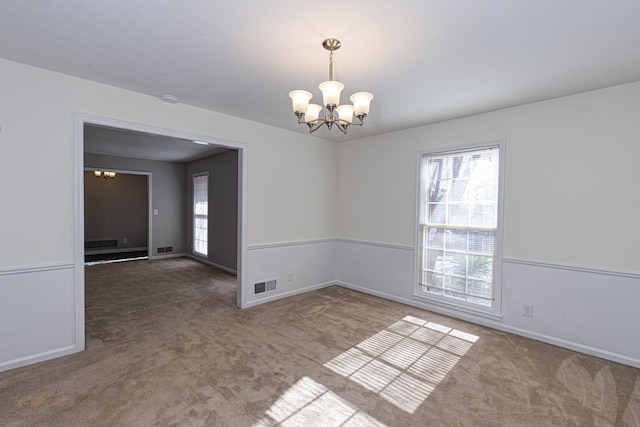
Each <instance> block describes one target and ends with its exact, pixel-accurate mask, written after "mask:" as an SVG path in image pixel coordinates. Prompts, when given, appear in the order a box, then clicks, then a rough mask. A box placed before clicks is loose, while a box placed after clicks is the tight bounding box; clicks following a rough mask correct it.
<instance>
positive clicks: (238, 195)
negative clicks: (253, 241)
mask: <svg viewBox="0 0 640 427" xmlns="http://www.w3.org/2000/svg"><path fill="white" fill-rule="evenodd" d="M74 125H75V126H74V154H75V168H74V169H75V236H76V241H75V256H74V258H75V267H76V270H75V271H76V277H75V283H76V285H75V294H76V298H75V301H76V304H75V310H76V317H75V325H76V351H81V350H83V349H84V348H85V325H84V320H85V307H84V301H85V278H84V276H85V271H84V261H85V241H87V237H89V236H88V235H87V236H85V225H86V221H87V220H88V218H86V217H85V167H87V168H91V170H90V171H89V172H91V173H95V172H94V169H95V170H99V168H109V170H110V171H115V172H116V177H117V176H118V175H117V174H118V172H117V170H120V171H128V172H135V173H139V174H140V173H142V174H147V178H148V226H147V229H148V236H147V244H146V248H147V256H148V258H149V259H150V260H154V259H162V258H172V257H178V256H190V255H191V254H192V248H191V247H190V246H191V245H190V244H189V240H188V238H187V235H186V233H185V229H188V222H187V221H186V219H185V217H186V215H187V209H186V208H185V203H184V202H183V201H184V197H186V194H183V195H182V196H181V197H182V199H180V200H182V201H180V202H175V200H174V201H173V202H172V201H171V200H169V201H167V200H166V198H165V197H164V196H166V195H167V194H170V193H171V192H172V191H173V192H174V193H175V194H177V193H178V192H180V191H182V192H184V193H186V191H185V188H186V185H184V182H183V181H180V180H176V179H171V178H167V176H168V177H171V176H173V175H175V176H178V175H181V176H182V177H183V179H186V175H187V173H186V171H187V169H188V167H187V164H191V163H195V162H201V161H204V160H203V159H206V158H208V157H212V156H213V157H215V156H217V154H220V153H223V154H224V152H230V153H232V154H233V157H232V158H233V160H232V162H235V164H233V169H232V170H233V171H234V173H235V180H234V184H233V185H234V186H235V187H234V188H235V189H231V190H229V191H231V192H233V193H234V194H235V199H234V200H235V206H234V209H235V211H234V217H235V221H236V224H237V225H236V227H234V228H235V230H236V231H235V239H234V241H233V243H234V245H233V247H234V251H235V252H236V253H235V254H234V257H233V260H234V261H235V266H234V267H235V268H230V270H231V269H232V270H234V272H235V275H236V306H238V307H240V308H243V307H245V306H246V298H245V295H244V292H243V278H244V277H245V274H244V268H245V259H246V237H245V230H246V212H245V209H244V207H245V206H246V174H247V171H246V152H245V150H246V148H247V147H246V144H243V143H238V142H234V141H228V140H221V139H218V138H215V137H211V136H206V135H197V134H189V133H185V132H180V131H173V130H170V129H164V128H158V127H153V126H148V125H142V124H136V123H130V122H121V121H117V120H113V119H108V118H103V117H96V116H89V115H84V114H80V113H76V114H75V115H74ZM114 136H117V137H116V138H114ZM118 137H122V138H124V139H125V140H127V142H124V143H123V140H122V138H118ZM130 137H135V138H137V140H136V141H134V142H132V141H131V140H130V139H128V138H130ZM101 138H102V139H101ZM96 147H99V148H96ZM149 156H153V157H149ZM180 156H182V157H180ZM114 162H116V163H117V162H119V163H118V164H115V163H114ZM154 162H155V163H154ZM180 164H181V165H180ZM114 166H115V167H114ZM154 167H159V168H164V172H166V173H165V174H164V175H163V174H162V173H156V172H157V171H156V170H153V168H154ZM172 174H173V175H172ZM163 176H164V178H163ZM152 177H153V186H152V185H151V183H152V179H151V178H152ZM92 179H96V178H92ZM115 179H117V178H115ZM96 181H97V179H96ZM103 184H106V183H105V182H103ZM154 187H155V188H158V189H159V191H158V192H154V191H153V188H154ZM185 225H187V226H185ZM176 230H177V231H176ZM172 233H173V234H172ZM180 233H182V234H180ZM176 236H177V237H176ZM125 238H126V239H127V240H126V242H127V244H129V242H130V240H129V237H128V236H115V237H114V238H106V237H104V238H103V237H100V238H98V239H97V240H119V242H118V243H120V244H121V245H124V244H125V243H124V239H125ZM232 239H233V238H232ZM108 243H113V242H108ZM141 247H142V246H141ZM123 249H124V248H123ZM209 263H210V262H209ZM210 264H214V265H215V262H214V263H210Z"/></svg>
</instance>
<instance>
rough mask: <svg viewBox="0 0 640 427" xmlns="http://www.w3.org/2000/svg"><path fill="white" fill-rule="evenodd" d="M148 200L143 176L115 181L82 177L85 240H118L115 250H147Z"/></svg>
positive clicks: (90, 175)
mask: <svg viewBox="0 0 640 427" xmlns="http://www.w3.org/2000/svg"><path fill="white" fill-rule="evenodd" d="M148 235H149V197H148V190H147V176H146V175H129V174H121V173H119V174H117V176H116V178H114V179H104V178H96V177H95V175H94V173H93V171H87V172H85V173H84V240H85V241H90V240H107V239H108V240H110V239H117V240H118V245H117V246H118V249H125V248H142V247H147V244H148V241H149V240H148ZM124 239H126V243H125V241H124Z"/></svg>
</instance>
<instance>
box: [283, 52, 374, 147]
mask: <svg viewBox="0 0 640 427" xmlns="http://www.w3.org/2000/svg"><path fill="white" fill-rule="evenodd" d="M341 45H342V44H341V43H340V40H338V39H326V40H325V41H323V42H322V47H324V48H325V49H327V50H328V51H329V52H330V53H329V80H328V81H326V82H322V83H320V84H319V85H318V88H319V89H320V90H321V91H322V101H323V103H324V105H325V108H326V109H327V111H326V113H325V115H324V118H320V111H321V110H322V107H321V106H320V105H318V104H309V101H310V100H311V98H312V97H313V95H312V94H311V92H307V91H306V90H293V91H291V92H289V97H290V98H291V102H292V104H293V112H294V113H295V115H296V116H297V117H298V124H302V123H304V124H306V125H307V126H309V133H312V132H315V131H316V130H318V129H319V128H320V127H322V125H327V128H329V130H331V128H333V126H334V125H335V126H336V127H337V128H338V129H340V131H341V132H342V133H344V134H346V133H347V129H348V127H349V126H351V125H353V126H362V125H363V124H364V118H365V117H366V116H367V114H369V104H370V103H371V100H372V99H373V94H372V93H369V92H358V93H354V94H353V95H351V96H350V97H349V99H350V100H351V102H352V103H353V105H351V104H343V105H340V92H342V89H344V85H343V84H342V83H340V82H339V81H335V80H333V51H335V50H338V49H340V46H341ZM354 114H355V116H356V117H357V119H358V121H357V122H356V123H354V122H353V116H354Z"/></svg>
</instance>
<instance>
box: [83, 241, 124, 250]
mask: <svg viewBox="0 0 640 427" xmlns="http://www.w3.org/2000/svg"><path fill="white" fill-rule="evenodd" d="M117 247H118V239H107V240H87V241H85V242H84V249H85V250H87V249H106V248H117Z"/></svg>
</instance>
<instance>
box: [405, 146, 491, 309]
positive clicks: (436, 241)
mask: <svg viewBox="0 0 640 427" xmlns="http://www.w3.org/2000/svg"><path fill="white" fill-rule="evenodd" d="M500 151H501V144H497V145H491V146H486V147H482V148H474V149H469V150H456V151H449V152H438V153H426V154H421V157H420V190H419V191H420V193H419V194H420V216H419V231H418V232H419V236H418V237H419V272H418V291H417V294H418V296H424V297H427V298H430V299H432V300H437V301H440V302H445V303H454V304H456V305H462V306H464V307H468V308H474V309H480V310H483V311H488V312H493V313H495V314H497V313H498V312H499V304H498V302H499V292H498V285H499V283H498V279H499V277H500V275H499V274H498V271H497V270H498V269H499V262H498V261H499V257H500V253H501V251H500V250H499V249H500V247H501V245H500V243H499V242H500V239H499V237H500V235H501V233H500V232H499V231H500V227H501V223H500V222H501V218H500V217H501V215H500V212H501V209H500V204H501V197H499V194H500V182H501V179H500V176H501V173H502V171H501V169H503V168H501V167H500Z"/></svg>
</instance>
